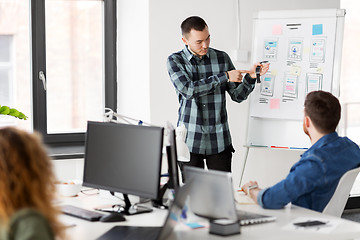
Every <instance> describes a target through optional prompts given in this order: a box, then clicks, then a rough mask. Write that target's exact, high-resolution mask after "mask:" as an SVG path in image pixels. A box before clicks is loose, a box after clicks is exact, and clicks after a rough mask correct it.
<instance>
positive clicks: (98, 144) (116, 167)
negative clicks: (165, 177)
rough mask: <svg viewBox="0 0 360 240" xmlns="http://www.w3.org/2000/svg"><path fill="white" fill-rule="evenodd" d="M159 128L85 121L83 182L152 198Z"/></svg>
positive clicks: (159, 151) (157, 171) (158, 165)
mask: <svg viewBox="0 0 360 240" xmlns="http://www.w3.org/2000/svg"><path fill="white" fill-rule="evenodd" d="M163 131H164V129H163V128H161V127H148V126H139V125H127V124H116V123H104V122H88V128H87V136H86V149H85V165H84V186H88V187H93V188H100V189H105V190H109V191H112V192H120V193H124V194H132V195H136V196H140V197H144V198H152V199H154V198H156V197H157V196H158V192H159V186H160V171H161V158H162V144H163Z"/></svg>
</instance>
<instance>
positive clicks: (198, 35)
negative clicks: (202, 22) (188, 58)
mask: <svg viewBox="0 0 360 240" xmlns="http://www.w3.org/2000/svg"><path fill="white" fill-rule="evenodd" d="M182 40H183V42H184V43H185V44H186V45H187V46H188V47H189V48H190V49H191V51H193V52H194V53H195V54H196V55H197V56H199V57H201V56H204V55H206V53H207V52H208V50H209V45H210V34H209V29H208V27H205V28H204V30H202V31H196V30H195V29H191V31H190V32H189V33H188V34H186V35H185V36H183V38H182Z"/></svg>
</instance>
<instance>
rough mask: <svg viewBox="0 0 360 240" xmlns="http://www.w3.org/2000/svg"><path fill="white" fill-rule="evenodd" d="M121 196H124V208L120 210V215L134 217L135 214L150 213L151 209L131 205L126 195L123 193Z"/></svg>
mask: <svg viewBox="0 0 360 240" xmlns="http://www.w3.org/2000/svg"><path fill="white" fill-rule="evenodd" d="M123 195H124V201H125V207H124V209H123V210H121V212H122V213H124V214H126V215H135V214H140V213H148V212H152V209H151V208H148V207H144V206H140V205H131V202H130V199H129V197H128V195H127V194H125V193H123Z"/></svg>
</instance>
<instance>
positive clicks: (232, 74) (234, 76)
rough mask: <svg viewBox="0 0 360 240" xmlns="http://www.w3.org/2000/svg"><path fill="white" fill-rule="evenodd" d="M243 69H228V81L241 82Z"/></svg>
mask: <svg viewBox="0 0 360 240" xmlns="http://www.w3.org/2000/svg"><path fill="white" fill-rule="evenodd" d="M243 72H244V71H242V70H231V71H228V72H227V73H228V75H229V81H230V82H239V83H240V82H241V81H242V79H243V75H242V73H243Z"/></svg>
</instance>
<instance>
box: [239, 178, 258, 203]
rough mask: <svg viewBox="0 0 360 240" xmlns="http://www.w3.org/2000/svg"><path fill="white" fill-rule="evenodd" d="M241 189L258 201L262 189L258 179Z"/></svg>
mask: <svg viewBox="0 0 360 240" xmlns="http://www.w3.org/2000/svg"><path fill="white" fill-rule="evenodd" d="M241 189H242V190H243V191H244V192H245V194H247V195H249V196H250V197H251V198H252V199H253V200H254V201H255V202H256V203H257V195H258V193H259V192H260V190H261V189H260V188H259V186H258V183H257V182H256V181H250V182H248V183H246V184H244V185H243V186H242V187H241Z"/></svg>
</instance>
